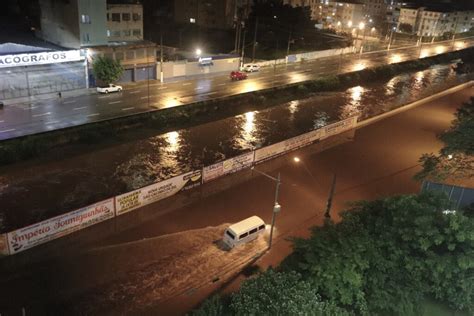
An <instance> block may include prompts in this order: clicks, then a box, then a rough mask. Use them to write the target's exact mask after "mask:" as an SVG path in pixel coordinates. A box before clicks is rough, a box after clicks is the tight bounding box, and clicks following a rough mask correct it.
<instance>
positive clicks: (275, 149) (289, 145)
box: [255, 129, 324, 163]
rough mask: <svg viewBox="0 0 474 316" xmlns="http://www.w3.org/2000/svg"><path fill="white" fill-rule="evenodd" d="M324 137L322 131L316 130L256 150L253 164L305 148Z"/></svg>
mask: <svg viewBox="0 0 474 316" xmlns="http://www.w3.org/2000/svg"><path fill="white" fill-rule="evenodd" d="M323 136H324V130H323V129H317V130H314V131H311V132H308V133H305V134H302V135H298V136H296V137H293V138H290V139H287V140H284V141H282V142H279V143H275V144H273V145H270V146H267V147H263V148H260V149H257V150H256V151H255V162H256V163H260V162H264V161H266V160H269V159H271V158H275V157H277V156H280V155H283V154H285V153H287V152H289V151H292V150H295V149H298V148H301V147H304V146H307V145H309V144H311V143H313V142H315V141H317V140H318V139H320V138H322V137H323Z"/></svg>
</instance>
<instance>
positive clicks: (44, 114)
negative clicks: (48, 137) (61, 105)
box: [33, 112, 51, 117]
mask: <svg viewBox="0 0 474 316" xmlns="http://www.w3.org/2000/svg"><path fill="white" fill-rule="evenodd" d="M46 115H51V112H46V113H41V114H33V117H40V116H46Z"/></svg>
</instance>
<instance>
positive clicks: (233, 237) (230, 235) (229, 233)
mask: <svg viewBox="0 0 474 316" xmlns="http://www.w3.org/2000/svg"><path fill="white" fill-rule="evenodd" d="M225 233H226V234H227V236H229V237H230V238H232V239H235V236H234V235H233V234H232V233H231V232H230V231H228V230H226V231H225Z"/></svg>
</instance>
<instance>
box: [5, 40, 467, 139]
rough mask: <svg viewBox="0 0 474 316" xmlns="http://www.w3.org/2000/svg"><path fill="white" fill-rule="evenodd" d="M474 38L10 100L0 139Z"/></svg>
mask: <svg viewBox="0 0 474 316" xmlns="http://www.w3.org/2000/svg"><path fill="white" fill-rule="evenodd" d="M473 43H474V39H472V38H469V39H463V40H459V41H455V42H454V43H453V42H452V41H445V42H440V43H434V44H423V46H421V47H413V46H412V47H405V48H397V49H393V50H390V51H389V52H387V51H378V52H369V53H364V54H362V55H361V56H359V55H358V54H351V55H346V56H334V57H327V58H323V59H319V60H315V61H306V62H304V63H297V64H288V65H278V66H277V67H275V68H273V67H266V68H262V70H261V71H260V72H258V73H251V74H249V79H247V80H243V81H237V82H231V81H230V79H229V77H228V74H224V75H220V76H212V77H200V78H197V79H192V80H186V81H179V82H170V83H160V82H159V81H156V80H154V81H150V82H142V83H139V84H135V85H132V86H129V87H127V88H126V89H125V90H124V91H123V92H121V93H111V94H107V95H98V94H92V95H89V94H88V95H82V96H75V97H70V98H62V99H59V98H55V99H50V100H38V101H33V102H26V103H20V104H14V105H8V106H5V108H4V109H3V110H2V111H0V140H2V139H9V138H15V137H18V136H22V135H30V134H35V133H39V132H44V131H51V130H55V129H61V128H65V127H70V126H76V125H81V124H86V123H89V122H98V121H102V120H107V119H111V118H116V117H120V116H126V115H131V114H134V113H142V112H147V111H152V110H156V109H163V108H168V107H174V106H182V105H186V104H190V103H193V102H197V101H202V100H209V99H214V98H218V97H225V96H230V95H235V94H240V93H245V92H251V91H257V90H261V89H266V88H270V87H273V86H277V85H284V84H289V83H296V82H302V81H306V80H310V79H314V78H318V77H320V76H323V75H328V74H337V73H345V72H351V71H356V70H362V69H364V68H368V67H374V66H379V65H383V64H391V63H398V62H402V61H406V60H410V59H416V58H419V57H421V58H423V57H428V56H433V55H437V54H442V53H445V52H448V51H451V50H459V49H463V48H466V47H469V46H471V45H472V44H473Z"/></svg>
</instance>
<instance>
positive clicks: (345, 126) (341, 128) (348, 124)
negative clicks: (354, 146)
mask: <svg viewBox="0 0 474 316" xmlns="http://www.w3.org/2000/svg"><path fill="white" fill-rule="evenodd" d="M356 125H357V116H353V117H349V118H347V119H345V120H342V121H339V122H336V123H333V124H329V125H327V126H324V136H323V138H327V137H329V136H333V135H336V134H339V133H342V132H345V131H347V130H350V129H352V128H354V127H356Z"/></svg>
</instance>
